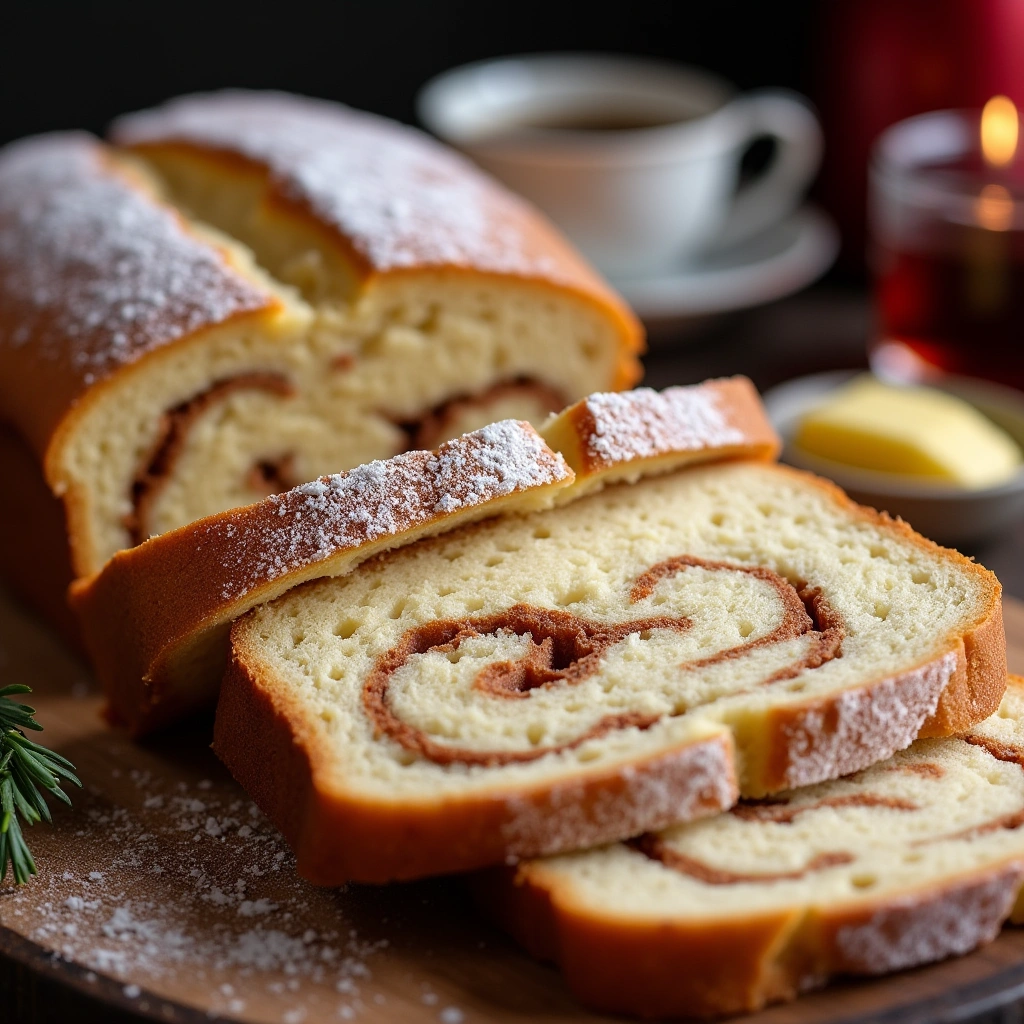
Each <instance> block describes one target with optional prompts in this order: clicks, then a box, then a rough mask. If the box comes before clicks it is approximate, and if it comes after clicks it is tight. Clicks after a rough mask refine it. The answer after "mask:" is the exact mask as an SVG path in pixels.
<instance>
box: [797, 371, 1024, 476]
mask: <svg viewBox="0 0 1024 1024" xmlns="http://www.w3.org/2000/svg"><path fill="white" fill-rule="evenodd" d="M795 443H796V445H797V446H798V447H799V448H802V449H803V450H804V451H805V452H808V453H809V454H811V455H817V456H819V457H821V458H825V459H831V460H832V461H833V462H841V463H843V464H845V465H847V466H857V467H859V468H861V469H873V470H879V471H882V472H885V473H898V474H901V475H903V476H909V477H916V478H918V479H920V480H922V481H926V480H927V481H933V482H935V483H947V484H953V485H956V486H959V487H964V488H972V489H978V488H982V487H992V486H994V485H996V484H1001V483H1004V482H1005V481H1006V480H1008V479H1010V477H1012V476H1014V475H1015V474H1016V473H1017V470H1018V469H1019V468H1020V466H1021V461H1022V457H1021V450H1020V448H1019V447H1018V446H1017V444H1016V442H1014V440H1013V439H1012V438H1011V437H1010V436H1009V435H1008V434H1007V433H1006V432H1005V431H1003V430H1001V429H1000V428H999V427H997V426H996V425H995V424H994V423H993V422H992V421H991V420H989V419H987V418H986V417H985V416H983V415H982V414H981V413H980V412H978V410H977V409H975V408H974V407H973V406H972V405H969V404H968V403H967V402H964V401H962V400H961V399H959V398H954V397H953V396H952V395H947V394H946V393H945V392H943V391H937V390H935V389H934V388H925V387H906V388H904V387H893V386H890V385H888V384H882V383H881V382H880V381H878V380H876V379H875V378H874V377H871V376H868V375H865V376H863V377H858V378H857V379H856V380H854V381H853V382H852V383H850V384H848V385H847V386H846V387H844V388H841V389H839V390H838V391H836V392H835V393H833V394H832V395H831V396H830V397H829V399H828V401H827V402H825V403H823V404H822V405H821V406H819V407H817V408H816V409H813V410H811V412H810V413H808V414H807V415H806V416H805V417H804V418H803V420H802V421H801V423H800V426H799V428H798V430H797V434H796V438H795Z"/></svg>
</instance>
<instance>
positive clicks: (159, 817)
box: [0, 590, 572, 1024]
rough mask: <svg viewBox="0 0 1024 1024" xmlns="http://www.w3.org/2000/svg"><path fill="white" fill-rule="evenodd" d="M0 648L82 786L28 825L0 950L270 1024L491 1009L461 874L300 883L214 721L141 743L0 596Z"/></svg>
mask: <svg viewBox="0 0 1024 1024" xmlns="http://www.w3.org/2000/svg"><path fill="white" fill-rule="evenodd" d="M0 652H2V655H3V657H2V668H3V682H4V683H21V682H25V683H30V684H31V685H32V687H33V693H32V695H31V698H30V700H31V703H32V704H33V705H34V706H35V707H36V708H37V713H38V715H37V717H38V719H39V720H40V721H41V723H42V724H43V726H44V727H45V731H44V732H43V733H42V734H41V739H42V741H43V742H45V743H46V744H47V745H48V746H50V747H52V748H53V749H55V750H57V751H59V752H60V753H62V754H64V755H66V756H68V757H69V758H71V759H72V760H73V761H74V763H75V765H76V766H77V768H78V774H79V775H80V777H81V778H82V780H83V782H84V784H85V789H84V790H78V789H73V790H72V792H71V796H72V800H73V806H72V807H71V808H67V807H64V806H63V805H59V804H58V805H55V806H54V823H53V826H52V827H50V826H43V825H39V826H36V827H35V828H32V829H28V830H27V836H28V841H29V843H30V844H31V848H32V852H33V854H34V856H35V859H36V863H37V864H38V866H39V871H40V874H39V875H38V877H36V878H34V879H32V880H31V881H30V882H29V883H28V884H27V885H25V886H22V887H17V888H16V887H15V886H14V885H13V884H12V883H11V880H10V876H8V879H7V880H6V881H5V882H3V883H2V884H0V950H3V951H7V950H8V949H10V948H12V947H11V946H9V945H8V944H7V942H8V940H9V939H11V937H12V936H13V937H14V939H15V940H16V941H17V942H20V946H19V945H17V944H15V945H14V946H13V948H14V949H15V950H18V949H21V950H25V948H26V944H31V947H30V948H34V949H35V950H38V953H36V954H35V955H34V956H33V957H32V960H33V964H34V965H35V966H33V968H32V970H36V971H38V972H39V973H40V974H42V975H45V976H46V977H47V978H49V979H51V980H54V981H56V982H58V983H59V982H61V980H62V979H64V980H69V981H71V982H72V983H75V984H77V985H78V986H79V987H81V988H84V989H85V990H86V992H87V994H89V995H90V996H92V997H95V998H96V999H98V1000H99V1001H100V1005H101V1006H102V1005H104V1004H105V1003H106V1002H109V1001H113V1002H114V1003H119V1004H121V1005H125V1003H126V1002H127V1003H128V1004H130V1006H131V1008H132V1009H134V1010H137V1011H138V1012H139V1013H141V1014H142V1015H146V1014H149V1015H151V1016H152V1017H153V1018H154V1019H159V1020H181V1019H182V1016H183V1015H182V1014H180V1013H178V1012H176V1010H175V1007H176V1006H179V1005H182V1004H183V1005H185V1006H187V1007H189V1008H191V1009H192V1011H193V1013H194V1012H195V1011H198V1013H200V1014H203V1013H206V1014H208V1015H209V1016H210V1017H211V1018H225V1017H226V1018H229V1019H233V1020H243V1021H252V1022H257V1021H258V1022H274V1024H295V1022H299V1021H301V1022H302V1024H326V1022H338V1021H346V1020H354V1021H356V1022H362V1024H385V1022H391V1021H394V1020H402V1021H408V1022H409V1024H414V1022H415V1024H436V1022H438V1021H440V1020H441V1019H442V1018H441V1016H440V1015H441V1014H442V1013H443V1012H444V1011H446V1010H449V1009H451V1010H452V1011H457V1012H458V1013H459V1014H461V1016H462V1019H464V1021H465V1024H477V1022H479V1021H481V1020H492V1019H494V1016H495V1014H494V1013H492V1012H490V1011H491V1010H492V1009H494V1008H495V1007H500V1006H501V1005H502V998H503V993H504V991H505V989H506V985H507V981H506V979H505V978H504V977H502V975H501V972H500V969H497V970H496V968H499V967H500V964H501V963H502V962H503V961H504V960H507V957H508V953H507V951H506V950H507V948H508V947H507V945H505V944H503V943H501V942H500V941H498V940H497V936H496V934H495V933H494V932H493V931H491V930H490V929H489V928H488V927H487V926H486V925H485V924H483V922H481V921H480V920H479V919H478V918H477V917H476V916H475V914H473V912H472V910H471V909H470V907H469V905H468V899H467V896H466V894H465V893H464V891H463V889H462V888H461V886H460V885H459V884H458V883H456V882H452V881H436V882H427V883H418V884H414V885H402V886H389V887H359V886H350V887H346V888H342V889H324V888H318V887H315V886H312V885H309V884H307V883H305V882H303V881H302V880H301V879H300V878H299V877H298V876H297V875H296V873H295V867H294V860H293V858H292V855H291V853H290V852H289V850H288V847H287V845H286V844H285V842H284V841H283V839H282V838H281V837H280V836H279V835H278V834H277V832H276V830H274V829H273V828H271V827H270V825H269V824H268V823H267V822H266V820H265V819H264V818H263V817H262V815H260V814H259V812H258V811H256V810H255V808H254V807H253V805H252V804H251V802H250V800H249V799H248V797H247V796H246V795H245V793H244V792H243V791H242V790H241V788H240V787H239V786H238V785H237V784H235V783H234V782H233V781H232V779H231V778H230V776H229V775H228V773H227V772H226V770H225V769H224V768H223V766H222V765H221V764H220V763H219V762H218V761H217V759H216V757H215V756H214V755H213V753H212V752H211V751H210V749H209V740H210V736H209V732H210V726H209V722H208V721H200V722H197V723H194V725H193V726H191V727H189V728H186V729H180V728H179V729H176V730H174V731H173V732H172V733H169V734H165V735H164V736H162V737H161V738H159V739H154V740H150V741H148V742H146V743H145V744H136V743H133V742H131V741H130V740H129V739H128V738H127V737H126V736H125V735H124V734H122V733H119V732H117V731H114V730H111V729H110V728H108V727H107V726H106V725H105V724H104V722H103V720H102V717H101V715H100V709H101V705H102V701H101V699H100V697H99V696H98V695H97V692H96V689H95V688H94V687H92V688H90V687H84V688H83V687H82V686H81V684H82V682H83V680H82V669H81V668H80V666H79V665H78V663H77V662H76V661H75V660H74V659H73V658H71V657H70V655H68V654H67V653H65V652H64V651H63V649H62V647H61V645H60V643H59V642H58V641H57V640H56V639H55V638H54V637H53V636H52V635H50V634H49V633H47V632H46V631H45V630H44V629H42V627H41V626H40V625H39V624H38V623H37V622H36V621H35V620H33V619H32V618H30V617H29V616H28V615H27V614H23V613H22V612H20V611H19V610H18V609H17V607H16V606H15V605H14V604H13V603H12V601H11V600H10V599H9V598H8V597H7V596H6V594H5V593H4V592H3V590H0ZM271 768H272V766H270V765H268V770H271ZM47 951H49V952H50V954H51V955H50V957H49V958H48V960H47V959H46V958H45V956H44V955H40V954H45V953H46V952H47ZM40 963H42V966H39V965H40ZM523 963H524V965H525V967H526V973H527V975H529V973H530V972H531V971H532V970H533V968H532V965H530V964H529V962H528V961H526V960H525V958H523ZM537 973H538V974H540V973H541V969H540V968H537ZM6 976H7V977H9V976H10V975H9V973H8V974H7V975H6ZM489 978H493V979H494V980H493V982H488V981H487V980H486V979H489ZM469 979H473V980H472V982H471V983H469ZM72 998H74V996H72ZM428 999H429V1000H430V1002H429V1004H428V1003H427V1002H426V1000H428ZM552 999H553V1001H554V1004H555V1005H556V1006H557V1005H559V1002H560V1001H561V1005H562V1007H563V1008H569V1007H571V1005H572V1003H571V1000H570V997H569V996H568V995H567V994H566V995H564V996H562V995H561V993H560V992H556V993H554V994H552V993H545V994H544V998H543V999H542V998H539V997H538V998H536V999H534V1000H533V1001H532V1003H531V1005H530V1006H529V1007H527V1010H526V1012H527V1015H529V1013H530V1012H531V1009H532V1012H540V1011H541V1010H542V1009H546V1008H548V1007H549V1006H550V1005H551V1002H552ZM61 1005H62V1007H63V1006H65V1005H66V1004H64V1003H62V1004H61ZM184 1016H188V1014H185V1015H184ZM449 1017H454V1012H452V1013H449ZM61 1019H62V1020H63V1019H64V1018H63V1017H62V1018H61ZM147 1019H148V1018H147ZM189 1019H191V1017H189Z"/></svg>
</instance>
